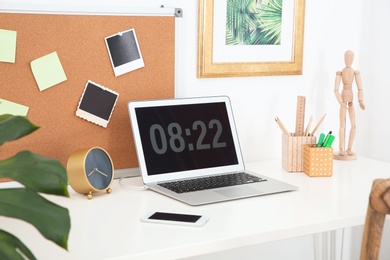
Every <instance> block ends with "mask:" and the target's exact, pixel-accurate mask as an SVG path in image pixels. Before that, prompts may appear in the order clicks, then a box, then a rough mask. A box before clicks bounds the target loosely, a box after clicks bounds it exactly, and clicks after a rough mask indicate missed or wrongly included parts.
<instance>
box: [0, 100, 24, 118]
mask: <svg viewBox="0 0 390 260" xmlns="http://www.w3.org/2000/svg"><path fill="white" fill-rule="evenodd" d="M27 112H28V107H26V106H23V105H20V104H17V103H14V102H11V101H7V100H5V99H1V98H0V115H4V114H11V115H15V116H27Z"/></svg>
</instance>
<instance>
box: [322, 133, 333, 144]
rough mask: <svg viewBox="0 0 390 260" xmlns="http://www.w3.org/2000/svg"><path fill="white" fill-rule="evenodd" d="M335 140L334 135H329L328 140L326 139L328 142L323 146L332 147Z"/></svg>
mask: <svg viewBox="0 0 390 260" xmlns="http://www.w3.org/2000/svg"><path fill="white" fill-rule="evenodd" d="M334 138H335V137H334V135H329V136H328V138H326V142H325V144H324V145H323V146H324V147H332V143H333V140H334Z"/></svg>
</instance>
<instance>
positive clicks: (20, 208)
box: [0, 115, 70, 259]
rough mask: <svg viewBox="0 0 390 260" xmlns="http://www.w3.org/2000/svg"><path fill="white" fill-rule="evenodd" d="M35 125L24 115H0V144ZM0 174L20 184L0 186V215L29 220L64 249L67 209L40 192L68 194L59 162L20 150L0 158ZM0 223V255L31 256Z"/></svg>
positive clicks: (1, 176)
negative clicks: (19, 186) (8, 186)
mask: <svg viewBox="0 0 390 260" xmlns="http://www.w3.org/2000/svg"><path fill="white" fill-rule="evenodd" d="M37 129H39V127H38V126H35V125H34V124H32V123H31V122H30V121H29V120H28V119H27V118H26V117H22V116H12V115H0V146H1V145H3V144H4V143H5V142H9V141H12V140H16V139H19V138H21V137H23V136H25V135H28V134H30V133H32V132H34V131H35V130H37ZM0 154H1V149H0ZM0 178H11V179H13V180H15V181H17V182H19V183H21V184H22V185H23V186H24V187H21V188H7V189H0V215H1V216H6V217H11V218H18V219H21V220H23V221H26V222H29V223H31V224H32V225H33V226H35V228H37V229H38V231H39V232H40V233H41V234H42V235H43V236H44V237H45V238H47V239H49V240H51V241H52V242H54V243H56V244H57V245H59V246H60V247H62V248H64V249H66V250H67V247H68V236H69V231H70V216H69V211H68V209H66V208H63V207H61V206H59V205H56V204H54V203H53V202H50V201H49V200H47V199H45V198H44V197H43V196H41V195H40V193H45V194H53V195H59V196H65V197H69V194H68V189H67V187H68V186H67V184H68V182H67V176H66V170H65V168H64V167H63V166H62V165H61V163H60V162H58V161H56V160H54V159H50V158H47V157H43V156H41V155H38V154H34V153H32V152H30V151H21V152H19V153H17V154H16V155H15V156H13V157H11V158H8V159H5V160H0ZM2 228H4V227H1V226H0V259H24V258H23V256H24V257H27V258H29V259H35V256H34V255H33V253H32V252H31V251H30V250H29V249H28V247H27V246H25V245H24V244H23V242H21V241H20V240H19V239H18V238H16V237H15V236H13V235H12V234H10V233H8V232H6V231H4V230H2Z"/></svg>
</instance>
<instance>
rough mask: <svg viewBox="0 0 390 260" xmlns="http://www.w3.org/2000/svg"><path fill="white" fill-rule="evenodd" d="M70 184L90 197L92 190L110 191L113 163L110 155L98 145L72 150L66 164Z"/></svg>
mask: <svg viewBox="0 0 390 260" xmlns="http://www.w3.org/2000/svg"><path fill="white" fill-rule="evenodd" d="M66 169H67V173H68V180H69V184H70V186H72V188H73V189H74V190H75V191H76V192H78V193H81V194H85V195H87V198H88V199H92V193H93V192H102V191H106V192H107V193H111V188H110V185H111V183H112V180H113V179H114V164H113V163H112V160H111V157H110V155H109V154H108V153H107V152H106V151H105V150H104V149H103V148H100V147H93V148H91V149H83V150H78V151H75V152H73V153H72V154H71V155H70V156H69V158H68V162H67V165H66Z"/></svg>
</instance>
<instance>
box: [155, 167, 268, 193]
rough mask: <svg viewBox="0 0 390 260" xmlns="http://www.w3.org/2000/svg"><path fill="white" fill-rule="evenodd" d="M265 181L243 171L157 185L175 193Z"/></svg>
mask: <svg viewBox="0 0 390 260" xmlns="http://www.w3.org/2000/svg"><path fill="white" fill-rule="evenodd" d="M262 181H267V180H266V179H263V178H260V177H258V176H254V175H251V174H248V173H245V172H238V173H231V174H223V175H215V176H207V177H203V178H196V179H188V180H180V181H172V182H164V183H159V184H158V185H160V186H162V187H164V188H166V189H169V190H171V191H173V192H176V193H185V192H192V191H200V190H209V189H214V188H223V187H229V186H235V185H242V184H250V183H254V182H262Z"/></svg>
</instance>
